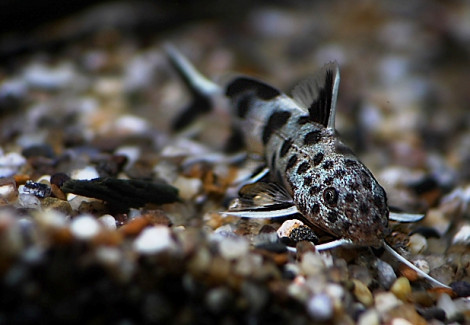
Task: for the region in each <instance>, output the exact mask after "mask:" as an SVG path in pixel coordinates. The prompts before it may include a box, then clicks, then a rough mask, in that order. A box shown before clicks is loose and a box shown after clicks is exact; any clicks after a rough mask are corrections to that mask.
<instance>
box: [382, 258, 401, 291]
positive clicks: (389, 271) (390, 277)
mask: <svg viewBox="0 0 470 325" xmlns="http://www.w3.org/2000/svg"><path fill="white" fill-rule="evenodd" d="M377 273H378V278H379V283H380V284H381V285H382V286H383V287H384V288H385V289H389V288H390V287H391V286H392V284H393V283H394V282H395V280H396V279H397V275H396V274H395V271H394V270H393V267H392V266H391V265H390V264H388V263H387V262H385V261H382V260H381V259H378V260H377Z"/></svg>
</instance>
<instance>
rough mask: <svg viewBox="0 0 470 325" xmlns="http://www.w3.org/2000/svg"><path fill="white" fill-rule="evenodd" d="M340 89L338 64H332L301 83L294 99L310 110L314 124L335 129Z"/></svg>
mask: <svg viewBox="0 0 470 325" xmlns="http://www.w3.org/2000/svg"><path fill="white" fill-rule="evenodd" d="M338 87H339V69H338V64H337V63H336V62H330V63H328V64H326V65H325V66H324V67H323V68H322V69H321V70H320V72H319V73H318V74H317V75H315V76H314V77H312V78H309V79H306V80H304V81H302V82H300V83H299V84H298V85H297V86H296V87H295V88H294V90H293V91H292V97H293V99H294V100H295V101H296V102H297V104H298V105H299V106H300V107H301V108H303V109H305V110H308V113H309V117H310V119H311V120H312V121H313V122H317V123H320V124H322V125H323V126H324V127H327V128H330V129H334V128H335V112H336V97H337V96H338Z"/></svg>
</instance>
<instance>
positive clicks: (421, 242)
mask: <svg viewBox="0 0 470 325" xmlns="http://www.w3.org/2000/svg"><path fill="white" fill-rule="evenodd" d="M408 247H409V249H410V252H411V253H412V254H414V255H418V254H420V253H422V252H424V251H425V250H426V249H427V248H428V243H427V240H426V238H425V237H424V236H423V235H420V234H413V235H411V236H410V240H409V243H408Z"/></svg>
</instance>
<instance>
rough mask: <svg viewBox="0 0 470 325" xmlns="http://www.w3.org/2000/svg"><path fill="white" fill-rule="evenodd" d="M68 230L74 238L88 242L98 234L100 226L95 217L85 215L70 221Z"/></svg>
mask: <svg viewBox="0 0 470 325" xmlns="http://www.w3.org/2000/svg"><path fill="white" fill-rule="evenodd" d="M70 230H71V231H72V234H73V235H74V236H75V237H77V238H79V239H83V240H88V239H91V238H93V237H95V236H96V235H97V234H98V233H99V232H100V230H101V226H100V224H99V223H98V221H97V220H96V219H95V217H93V216H91V215H86V214H85V215H80V216H77V217H75V218H74V219H73V220H72V223H71V224H70Z"/></svg>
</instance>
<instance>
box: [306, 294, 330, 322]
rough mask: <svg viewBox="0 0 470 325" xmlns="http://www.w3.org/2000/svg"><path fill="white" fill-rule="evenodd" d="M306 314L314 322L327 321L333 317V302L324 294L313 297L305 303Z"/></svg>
mask: <svg viewBox="0 0 470 325" xmlns="http://www.w3.org/2000/svg"><path fill="white" fill-rule="evenodd" d="M307 312H308V314H309V315H310V317H312V319H313V320H314V321H317V322H324V321H327V320H329V319H331V318H332V317H333V302H332V301H331V298H330V297H329V296H328V295H326V294H324V293H320V294H317V295H314V296H312V297H311V298H310V299H309V300H308V302H307Z"/></svg>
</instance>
